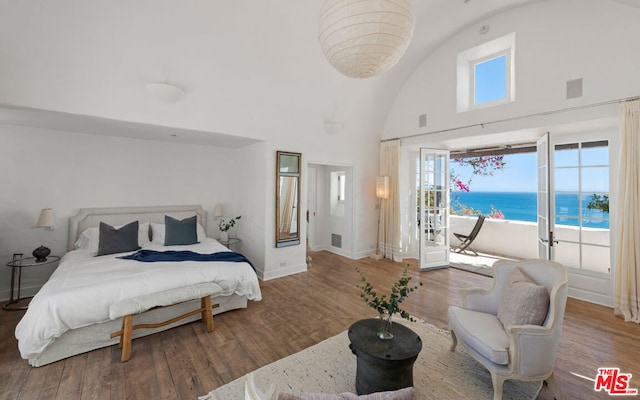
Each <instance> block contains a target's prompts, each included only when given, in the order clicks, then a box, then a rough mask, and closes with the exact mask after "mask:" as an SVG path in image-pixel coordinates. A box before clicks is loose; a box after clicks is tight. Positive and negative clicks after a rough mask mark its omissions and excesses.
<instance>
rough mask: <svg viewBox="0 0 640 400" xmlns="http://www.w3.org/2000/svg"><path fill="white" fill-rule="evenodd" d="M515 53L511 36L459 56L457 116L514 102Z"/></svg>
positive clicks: (474, 48) (495, 40) (466, 51)
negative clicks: (458, 113)
mask: <svg viewBox="0 0 640 400" xmlns="http://www.w3.org/2000/svg"><path fill="white" fill-rule="evenodd" d="M515 49H516V34H515V32H512V33H510V34H508V35H505V36H503V37H499V38H497V39H494V40H492V41H490V42H486V43H483V44H481V45H479V46H476V47H472V48H470V49H468V50H465V51H463V52H461V53H459V54H458V57H457V88H456V100H457V101H456V103H457V107H456V109H457V111H458V112H466V111H470V110H477V109H481V108H485V107H492V106H497V105H500V104H505V103H509V102H512V101H515V97H516V84H515V51H516V50H515Z"/></svg>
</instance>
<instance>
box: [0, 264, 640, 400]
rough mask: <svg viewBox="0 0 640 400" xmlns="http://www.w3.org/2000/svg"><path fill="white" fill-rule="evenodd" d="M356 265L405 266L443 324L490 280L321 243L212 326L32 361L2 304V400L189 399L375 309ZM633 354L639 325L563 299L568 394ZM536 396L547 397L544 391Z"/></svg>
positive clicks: (392, 275)
mask: <svg viewBox="0 0 640 400" xmlns="http://www.w3.org/2000/svg"><path fill="white" fill-rule="evenodd" d="M356 266H357V267H359V268H360V270H361V271H362V272H363V273H364V274H365V275H366V276H367V278H368V279H369V281H370V282H371V283H372V284H373V285H374V287H376V288H380V290H385V289H387V288H389V287H390V286H391V284H392V283H393V282H394V281H395V280H397V279H398V278H399V276H400V274H401V272H402V269H403V268H404V267H408V269H409V272H410V274H411V276H412V283H413V282H422V284H423V286H421V287H420V288H419V289H418V291H416V292H414V293H412V294H411V296H410V297H409V299H408V300H407V301H406V302H405V303H404V308H405V309H406V310H407V311H408V312H410V313H411V314H413V315H416V316H418V317H420V318H423V319H425V320H427V321H429V322H431V323H432V324H434V325H437V326H439V327H446V326H447V307H448V306H449V305H451V304H460V297H459V294H458V290H459V289H460V288H464V287H471V286H477V287H488V286H490V282H491V281H490V279H489V278H486V277H483V276H480V275H476V274H472V273H469V272H464V271H459V270H455V269H442V270H435V271H430V272H418V270H417V266H416V263H415V262H404V263H394V262H391V261H388V260H381V261H374V260H371V259H363V260H358V261H354V260H348V259H346V258H342V257H339V256H336V255H333V254H331V253H328V252H318V253H314V254H313V264H312V265H311V267H310V268H309V271H308V272H306V273H301V274H296V275H292V276H288V277H285V278H280V279H275V280H271V281H267V282H261V288H262V295H263V300H262V301H261V302H251V303H250V304H249V307H248V308H247V309H245V310H236V311H231V312H227V313H224V314H221V315H218V316H216V317H215V318H214V323H215V330H214V332H212V333H207V332H206V328H205V326H204V325H203V324H202V323H192V324H189V325H185V326H181V327H178V328H175V329H172V330H170V331H167V332H163V333H159V334H155V335H151V336H147V337H144V338H140V339H136V340H135V341H134V344H133V349H132V356H131V360H130V361H128V362H126V363H121V362H120V350H119V349H118V348H117V346H112V347H108V348H105V349H100V350H96V351H92V352H90V353H87V354H82V355H79V356H75V357H71V358H69V359H66V360H63V361H59V362H57V363H53V364H50V365H47V366H44V367H40V368H32V367H30V366H29V365H28V364H27V362H26V361H25V360H22V359H21V358H20V356H19V354H18V350H17V341H16V340H15V338H14V336H13V331H14V329H15V326H16V324H17V323H18V321H19V320H20V318H21V316H22V314H23V313H22V312H7V311H2V312H0V399H45V398H46V399H60V400H62V399H113V400H120V399H195V398H197V396H199V395H203V394H206V393H207V392H208V391H209V390H211V389H214V388H216V387H218V386H220V385H223V384H225V383H227V382H230V381H232V380H233V379H236V378H238V377H241V376H242V375H244V374H246V373H248V372H250V371H252V370H254V369H256V368H259V367H261V366H264V365H266V364H269V363H271V362H273V361H276V360H278V359H280V358H282V357H285V356H288V355H290V354H293V353H295V352H298V351H300V350H303V349H305V348H307V347H309V346H311V345H313V344H315V343H317V342H319V341H322V340H324V339H327V338H329V337H331V336H333V335H336V334H338V333H340V332H341V331H343V330H345V329H346V328H347V327H348V326H349V325H350V324H351V323H353V322H355V321H357V320H358V319H362V318H368V317H373V316H374V315H373V314H372V310H371V309H369V308H368V307H367V306H366V305H365V304H364V303H363V302H362V301H361V299H360V297H359V289H357V288H356V284H358V282H359V276H358V274H357V272H356V271H355V267H356ZM639 356H640V327H639V326H638V325H636V324H632V323H625V322H624V321H623V320H622V319H620V318H617V317H614V316H613V313H612V310H611V309H609V308H606V307H601V306H597V305H593V304H589V303H585V302H582V301H578V300H573V299H569V301H568V304H567V312H566V315H565V320H564V330H563V336H562V341H561V344H560V348H559V351H558V357H557V360H556V373H555V374H556V380H557V383H558V385H559V387H560V390H561V391H562V393H563V394H564V395H565V396H566V398H568V399H592V398H608V397H609V396H608V395H606V394H605V393H596V392H594V391H593V382H592V381H591V380H590V379H594V378H595V375H596V371H597V368H598V367H618V368H620V369H621V371H622V372H624V373H631V374H633V378H632V380H631V385H630V386H631V387H633V388H640V363H638V361H637V360H638V357H639ZM469 398H470V399H473V398H474V397H473V394H472V393H470V395H469ZM540 398H541V399H548V398H551V397H550V394H549V393H548V392H547V391H546V390H543V392H542V393H541V396H540Z"/></svg>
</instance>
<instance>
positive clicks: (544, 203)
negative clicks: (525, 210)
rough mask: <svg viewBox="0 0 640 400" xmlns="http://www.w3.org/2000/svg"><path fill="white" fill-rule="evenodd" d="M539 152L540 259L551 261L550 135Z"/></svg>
mask: <svg viewBox="0 0 640 400" xmlns="http://www.w3.org/2000/svg"><path fill="white" fill-rule="evenodd" d="M536 147H537V151H538V258H540V259H542V260H550V259H551V258H552V255H551V249H552V246H553V242H551V243H549V236H550V235H549V233H550V231H549V134H548V133H545V134H544V136H543V137H541V138H540V140H538V143H537V145H536Z"/></svg>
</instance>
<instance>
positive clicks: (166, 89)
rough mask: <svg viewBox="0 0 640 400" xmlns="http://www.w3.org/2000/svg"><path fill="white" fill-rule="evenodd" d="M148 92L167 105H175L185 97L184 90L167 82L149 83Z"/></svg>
mask: <svg viewBox="0 0 640 400" xmlns="http://www.w3.org/2000/svg"><path fill="white" fill-rule="evenodd" d="M147 90H148V91H149V93H151V94H152V95H153V96H154V97H155V98H156V99H158V100H160V101H162V102H165V103H175V102H178V101H180V99H182V98H183V97H184V95H185V92H184V90H182V89H181V88H179V87H178V86H176V85H172V84H170V83H166V82H152V83H147Z"/></svg>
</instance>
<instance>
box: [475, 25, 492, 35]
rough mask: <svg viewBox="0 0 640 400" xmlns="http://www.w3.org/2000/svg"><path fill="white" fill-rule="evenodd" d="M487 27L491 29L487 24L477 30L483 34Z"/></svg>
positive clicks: (487, 29)
mask: <svg viewBox="0 0 640 400" xmlns="http://www.w3.org/2000/svg"><path fill="white" fill-rule="evenodd" d="M489 29H491V27H490V26H489V25H482V26H481V27H480V29H479V30H478V32H480V34H481V35H484V34H485V33H487V32H489Z"/></svg>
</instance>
